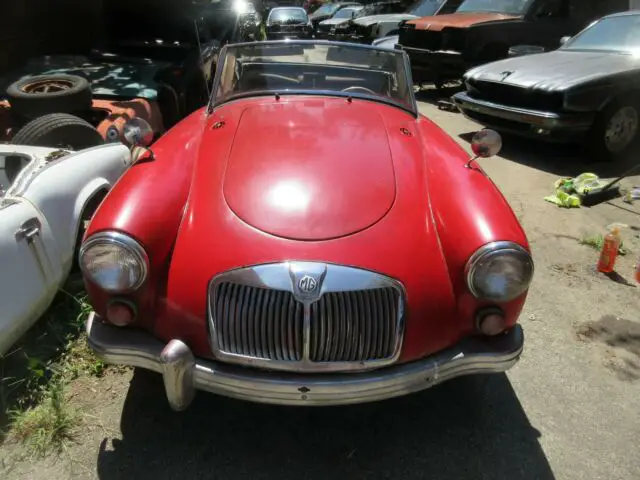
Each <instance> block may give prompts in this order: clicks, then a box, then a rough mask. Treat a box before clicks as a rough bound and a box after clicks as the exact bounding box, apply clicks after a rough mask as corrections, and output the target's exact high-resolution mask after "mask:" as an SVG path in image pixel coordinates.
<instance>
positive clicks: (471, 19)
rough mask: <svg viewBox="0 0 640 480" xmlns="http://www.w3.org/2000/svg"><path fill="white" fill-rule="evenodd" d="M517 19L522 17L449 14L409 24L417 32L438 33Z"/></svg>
mask: <svg viewBox="0 0 640 480" xmlns="http://www.w3.org/2000/svg"><path fill="white" fill-rule="evenodd" d="M517 18H522V17H520V16H517V15H507V14H504V13H451V14H449V15H437V16H435V17H422V18H418V19H416V20H411V21H409V23H411V24H413V25H415V26H416V29H417V30H432V31H435V32H439V31H441V30H442V29H443V28H447V27H457V28H467V27H471V26H473V25H477V24H479V23H486V22H495V21H500V20H515V19H517Z"/></svg>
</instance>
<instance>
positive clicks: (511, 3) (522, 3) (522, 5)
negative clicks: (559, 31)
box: [456, 0, 533, 15]
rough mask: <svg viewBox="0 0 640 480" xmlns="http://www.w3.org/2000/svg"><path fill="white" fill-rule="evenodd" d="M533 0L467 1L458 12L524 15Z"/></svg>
mask: <svg viewBox="0 0 640 480" xmlns="http://www.w3.org/2000/svg"><path fill="white" fill-rule="evenodd" d="M532 1H533V0H465V1H464V2H462V5H460V6H459V7H458V10H456V12H457V13H464V12H496V13H510V14H512V15H522V14H524V13H525V12H526V11H527V8H528V7H529V4H530V3H531V2H532Z"/></svg>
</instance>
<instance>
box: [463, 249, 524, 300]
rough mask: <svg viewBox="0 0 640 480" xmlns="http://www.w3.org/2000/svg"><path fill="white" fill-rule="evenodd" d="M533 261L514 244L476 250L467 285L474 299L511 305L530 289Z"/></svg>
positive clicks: (468, 269) (472, 257) (468, 271)
mask: <svg viewBox="0 0 640 480" xmlns="http://www.w3.org/2000/svg"><path fill="white" fill-rule="evenodd" d="M532 278H533V259H532V258H531V255H530V254H529V252H527V251H526V250H525V249H524V248H523V247H521V246H520V245H518V244H516V243H512V242H493V243H489V244H487V245H485V246H483V247H481V248H480V249H479V250H477V251H476V252H475V253H474V254H473V255H472V256H471V258H470V259H469V262H468V263H467V284H468V285H469V290H471V293H472V294H473V296H474V297H476V298H480V299H482V300H491V301H495V302H508V301H510V300H513V299H514V298H516V297H519V296H520V295H522V294H523V293H524V292H526V291H527V289H528V288H529V284H530V283H531V279H532Z"/></svg>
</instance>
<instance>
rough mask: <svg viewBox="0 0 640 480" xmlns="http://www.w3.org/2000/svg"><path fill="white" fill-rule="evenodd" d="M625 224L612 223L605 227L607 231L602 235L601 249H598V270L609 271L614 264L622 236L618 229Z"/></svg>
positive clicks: (612, 268) (611, 270)
mask: <svg viewBox="0 0 640 480" xmlns="http://www.w3.org/2000/svg"><path fill="white" fill-rule="evenodd" d="M624 226H625V225H622V224H619V223H614V224H611V225H609V226H608V227H607V229H608V230H609V233H607V235H606V236H605V237H604V242H603V244H602V250H601V251H600V260H598V271H599V272H602V273H611V272H613V270H614V269H615V266H616V258H618V249H619V248H620V243H621V242H622V238H621V237H620V229H621V228H623V227H624Z"/></svg>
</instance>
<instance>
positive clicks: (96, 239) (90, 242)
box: [78, 230, 149, 293]
mask: <svg viewBox="0 0 640 480" xmlns="http://www.w3.org/2000/svg"><path fill="white" fill-rule="evenodd" d="M104 244H110V245H118V246H120V247H123V248H125V249H127V250H129V252H130V253H132V254H133V255H134V256H135V257H136V258H137V260H138V261H139V264H140V278H138V281H137V282H136V283H135V284H134V285H132V286H130V287H128V288H125V289H119V288H118V289H112V288H105V287H104V286H102V285H99V284H97V282H96V281H95V279H94V276H93V275H92V274H91V273H89V272H87V271H85V268H84V262H83V261H82V259H83V258H84V255H85V254H86V253H87V251H88V250H89V249H91V248H92V247H94V246H96V245H104ZM78 264H79V265H80V270H81V271H82V274H83V275H84V276H85V277H86V278H88V279H90V280H91V281H92V282H93V283H95V284H96V285H98V287H100V288H101V289H102V290H104V291H105V292H109V293H129V292H133V291H135V290H137V289H138V288H140V287H141V286H142V284H143V283H144V282H145V280H146V279H147V275H148V273H149V257H148V255H147V252H146V251H145V249H144V248H143V247H142V245H140V243H138V241H137V240H135V239H134V238H133V237H130V236H129V235H127V234H125V233H121V232H117V231H111V230H107V231H102V232H97V233H94V234H93V235H91V236H90V237H89V238H87V240H85V241H84V242H83V243H82V245H81V247H80V251H79V253H78Z"/></svg>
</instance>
